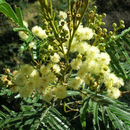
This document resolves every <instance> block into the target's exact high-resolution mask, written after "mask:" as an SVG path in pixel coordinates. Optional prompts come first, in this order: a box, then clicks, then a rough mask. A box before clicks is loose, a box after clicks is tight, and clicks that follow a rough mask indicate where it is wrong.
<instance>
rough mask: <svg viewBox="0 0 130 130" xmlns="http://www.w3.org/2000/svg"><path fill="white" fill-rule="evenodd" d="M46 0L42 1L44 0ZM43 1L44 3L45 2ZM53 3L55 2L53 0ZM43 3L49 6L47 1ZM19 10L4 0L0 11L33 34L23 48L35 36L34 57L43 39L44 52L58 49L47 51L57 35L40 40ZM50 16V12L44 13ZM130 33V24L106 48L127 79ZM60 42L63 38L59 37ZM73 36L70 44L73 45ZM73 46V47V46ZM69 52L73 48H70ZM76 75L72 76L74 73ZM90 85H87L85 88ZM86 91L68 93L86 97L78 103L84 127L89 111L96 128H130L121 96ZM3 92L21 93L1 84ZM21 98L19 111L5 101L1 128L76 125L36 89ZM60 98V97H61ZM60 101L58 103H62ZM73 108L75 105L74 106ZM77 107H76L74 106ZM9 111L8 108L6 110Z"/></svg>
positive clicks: (62, 129)
mask: <svg viewBox="0 0 130 130" xmlns="http://www.w3.org/2000/svg"><path fill="white" fill-rule="evenodd" d="M41 3H42V2H41ZM42 4H43V3H42ZM50 5H51V4H50ZM87 5H88V1H85V3H84V4H83V7H82V10H81V12H80V15H81V18H80V20H79V22H78V24H77V26H76V27H75V28H78V26H79V25H80V22H81V20H82V19H83V16H84V14H85V11H86V9H87ZM42 6H45V4H43V5H42ZM45 8H46V9H47V10H49V11H50V13H49V14H51V16H49V14H48V16H49V17H50V18H49V20H50V23H51V25H52V28H53V29H54V34H55V36H56V37H58V36H59V35H58V32H57V28H55V25H54V24H53V22H54V17H53V16H54V14H53V12H52V10H50V8H49V7H48V6H46V7H45ZM15 11H16V13H15V12H14V11H13V10H12V8H11V7H10V6H9V4H7V3H6V2H5V1H4V0H0V12H2V13H4V14H5V15H6V16H7V17H8V18H9V19H11V20H12V21H13V22H14V23H15V24H16V25H17V26H18V28H14V31H25V32H27V33H28V34H29V37H28V39H27V40H26V42H24V43H23V45H22V46H21V50H22V51H25V50H27V48H28V44H29V43H30V42H31V41H32V40H33V39H35V45H34V48H33V56H32V58H33V59H34V60H37V59H39V57H40V52H39V46H41V45H42V43H45V44H44V45H43V46H42V47H43V50H41V52H42V53H43V52H44V54H48V53H49V54H51V53H54V52H50V51H47V49H46V48H47V47H48V45H49V44H53V43H52V42H51V40H52V39H53V37H49V38H46V39H44V40H42V41H41V42H39V39H37V38H36V37H35V36H33V35H32V33H31V32H30V31H29V30H28V29H27V28H26V27H25V26H24V25H23V20H22V15H21V11H20V9H19V8H15ZM44 15H45V16H46V14H44ZM75 32H76V29H75V30H74V33H73V34H72V39H73V37H74V35H75ZM129 33H130V28H129V29H127V30H125V31H124V32H122V33H121V34H120V35H118V36H117V37H116V38H115V39H111V40H110V41H109V42H107V44H106V45H107V48H106V51H107V52H108V53H109V55H110V56H111V68H112V70H113V71H115V73H116V74H117V75H118V76H120V77H122V78H125V79H129V78H130V68H128V67H129V65H130V58H129V54H128V52H127V50H126V49H125V47H124V45H123V43H125V44H126V45H127V46H130V41H129ZM57 39H58V40H59V42H61V39H60V38H59V37H58V38H57ZM71 42H72V41H71V40H70V43H69V46H71ZM69 49H70V48H69ZM68 54H69V51H68ZM122 54H123V55H124V57H125V61H122V58H121V56H122ZM71 78H72V77H71ZM85 87H86V86H84V88H85ZM83 92H84V93H81V92H80V90H79V91H78V90H77V91H72V90H68V91H67V94H68V95H67V97H70V96H72V97H73V96H76V95H79V94H83V95H85V98H84V99H82V100H79V99H78V98H77V99H76V100H78V101H79V102H80V103H79V104H78V108H80V122H81V125H82V128H83V130H85V129H86V114H87V113H89V114H91V115H92V116H93V120H92V121H93V128H94V129H95V130H96V129H97V130H100V129H111V128H112V129H120V130H125V129H130V108H129V107H128V106H127V105H126V104H124V103H122V102H119V101H118V100H112V99H110V98H108V97H107V96H106V95H105V94H104V93H103V92H101V93H97V91H96V93H95V92H92V91H90V90H88V89H84V90H83ZM0 95H2V96H3V97H5V96H7V97H9V99H11V98H12V96H13V97H14V96H15V98H16V97H17V96H19V95H18V94H12V93H11V91H10V90H9V89H8V88H6V87H5V86H2V88H0ZM20 100H21V104H20V105H21V110H20V111H19V112H15V111H12V110H10V109H9V108H7V107H6V106H4V105H2V107H3V109H4V111H2V110H0V128H3V129H8V128H9V129H14V128H15V129H21V130H22V129H42V130H44V129H48V130H50V129H51V130H53V129H54V130H58V129H60V130H66V129H71V130H73V129H74V128H73V127H72V126H71V124H70V123H69V121H68V120H66V118H65V117H64V116H63V115H62V114H61V113H60V112H59V111H58V110H57V108H56V107H55V104H54V102H53V101H52V102H51V103H52V104H51V103H44V102H42V101H41V97H40V96H39V95H37V93H35V94H34V95H33V97H32V96H29V97H27V98H23V99H20ZM59 102H60V101H59ZM59 102H58V103H59ZM71 110H72V109H71ZM73 110H74V109H73ZM5 111H6V112H5Z"/></svg>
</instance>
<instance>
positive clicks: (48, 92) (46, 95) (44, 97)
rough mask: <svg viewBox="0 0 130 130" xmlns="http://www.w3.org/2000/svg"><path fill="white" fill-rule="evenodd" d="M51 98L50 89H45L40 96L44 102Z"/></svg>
mask: <svg viewBox="0 0 130 130" xmlns="http://www.w3.org/2000/svg"><path fill="white" fill-rule="evenodd" d="M52 98H53V94H52V90H51V89H47V90H46V91H45V92H44V93H43V96H42V99H43V100H44V101H46V102H50V101H51V100H52Z"/></svg>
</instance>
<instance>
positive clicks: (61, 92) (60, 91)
mask: <svg viewBox="0 0 130 130" xmlns="http://www.w3.org/2000/svg"><path fill="white" fill-rule="evenodd" d="M53 93H54V94H55V95H56V97H58V98H59V99H63V98H65V97H66V96H67V91H66V87H65V86H64V85H57V86H56V87H55V88H53Z"/></svg>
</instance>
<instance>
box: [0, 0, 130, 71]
mask: <svg viewBox="0 0 130 130" xmlns="http://www.w3.org/2000/svg"><path fill="white" fill-rule="evenodd" d="M82 1H83V0H82ZM6 2H8V3H9V4H10V5H11V7H12V8H13V9H14V6H17V7H20V8H21V10H22V14H23V19H24V20H25V21H27V22H28V24H29V28H30V29H31V27H33V26H34V25H39V26H42V15H41V12H40V5H39V3H38V2H37V0H6ZM52 3H53V8H54V11H55V12H56V14H58V11H59V10H64V11H67V9H68V8H67V6H68V5H67V0H52ZM94 5H96V6H97V13H99V14H102V13H106V14H107V16H106V17H105V18H104V19H103V21H105V22H106V25H105V27H106V28H107V29H108V30H109V31H110V30H112V29H113V28H112V23H114V22H115V23H117V24H119V21H120V20H124V22H125V28H126V29H127V28H128V27H130V0H107V1H106V0H90V3H89V8H88V11H89V10H91V9H93V6H94ZM56 18H57V19H58V17H57V15H56ZM83 22H84V24H85V22H86V16H85V17H84V20H83ZM13 27H15V25H14V24H13V23H12V22H11V21H10V20H8V19H7V18H6V17H5V16H4V15H3V14H2V13H0V73H3V68H5V67H8V68H10V69H11V70H14V69H16V67H17V66H19V65H20V64H22V63H23V62H24V63H29V62H30V60H31V58H30V55H29V54H28V52H24V54H23V53H22V54H21V53H19V47H20V46H21V45H22V43H23V42H22V41H21V40H20V38H19V36H18V33H17V32H14V31H13ZM121 31H122V30H121Z"/></svg>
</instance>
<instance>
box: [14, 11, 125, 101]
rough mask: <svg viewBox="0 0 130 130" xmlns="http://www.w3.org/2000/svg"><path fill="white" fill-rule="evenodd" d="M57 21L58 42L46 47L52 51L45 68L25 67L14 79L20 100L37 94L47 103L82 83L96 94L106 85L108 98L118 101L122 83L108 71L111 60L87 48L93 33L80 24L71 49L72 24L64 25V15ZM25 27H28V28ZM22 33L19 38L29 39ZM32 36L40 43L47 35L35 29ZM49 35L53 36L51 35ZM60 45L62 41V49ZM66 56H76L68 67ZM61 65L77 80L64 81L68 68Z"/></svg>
mask: <svg viewBox="0 0 130 130" xmlns="http://www.w3.org/2000/svg"><path fill="white" fill-rule="evenodd" d="M59 17H60V18H61V20H60V21H59V26H58V27H59V30H60V34H59V37H58V38H59V39H60V38H61V40H59V41H58V40H56V39H55V40H54V41H53V42H54V44H55V45H54V46H52V45H48V50H49V51H54V53H50V54H49V55H48V57H47V58H48V61H47V63H48V64H47V65H41V66H40V68H39V69H34V68H33V67H32V66H30V65H28V64H26V65H23V66H22V67H21V69H20V71H19V72H18V73H17V74H16V75H15V78H14V82H15V84H16V85H18V86H22V87H21V88H20V90H19V93H20V96H21V97H27V96H28V95H30V94H31V93H32V92H33V91H34V90H37V91H38V92H39V93H40V94H42V95H43V100H44V101H47V102H49V101H50V100H51V99H52V98H53V97H54V96H56V97H57V98H59V99H63V98H65V97H66V96H67V91H66V89H74V90H78V89H80V88H81V86H82V85H83V84H84V83H85V84H87V86H88V88H89V89H90V90H94V91H97V90H99V89H100V85H101V84H105V90H106V91H107V92H108V96H109V97H110V98H113V99H117V98H118V97H119V96H120V90H119V88H120V87H121V86H123V85H124V82H123V79H122V78H119V77H117V76H116V75H115V74H113V73H112V72H111V70H110V68H109V64H110V60H111V59H110V56H109V55H108V54H107V53H106V52H101V51H100V50H99V48H98V47H97V46H93V45H90V44H89V43H90V40H91V39H93V38H94V36H95V35H96V34H95V31H94V30H93V29H91V28H89V27H83V25H82V24H80V25H79V28H78V29H77V30H76V32H75V35H74V38H73V40H72V42H71V45H70V37H71V34H72V32H73V31H74V30H73V29H74V28H73V22H71V21H69V23H67V21H66V20H65V19H66V18H67V14H66V13H65V12H63V11H60V12H59ZM24 24H25V23H24ZM25 26H26V27H27V24H25ZM67 32H70V33H67ZM23 33H24V32H19V36H20V37H21V38H22V39H24V40H26V39H27V37H28V35H27V34H23ZM32 33H33V35H34V36H37V37H38V38H40V39H44V38H46V37H47V34H46V31H45V30H43V29H42V28H41V27H39V26H34V27H33V28H32ZM49 34H50V35H52V36H53V35H54V34H53V33H51V32H50V33H49ZM64 39H65V40H64ZM61 41H63V43H62V45H61ZM29 46H30V48H32V47H33V46H34V42H33V41H32V42H31V43H30V44H29ZM68 52H69V53H74V54H75V55H77V57H76V58H72V57H71V58H72V59H71V60H69V63H68V59H67V60H66V58H68V57H67V56H68V55H67V54H69V53H68ZM62 59H63V60H62ZM64 61H66V63H67V66H66V67H70V68H71V70H72V72H73V70H74V71H75V72H76V73H77V76H76V77H75V78H74V79H71V80H69V81H68V80H67V81H66V80H64V78H63V77H65V75H64V72H67V71H65V70H68V68H65V67H64V68H62V66H60V63H62V62H64ZM70 68H69V69H70ZM62 76H63V77H62ZM61 77H62V78H61ZM61 79H63V81H61Z"/></svg>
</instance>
